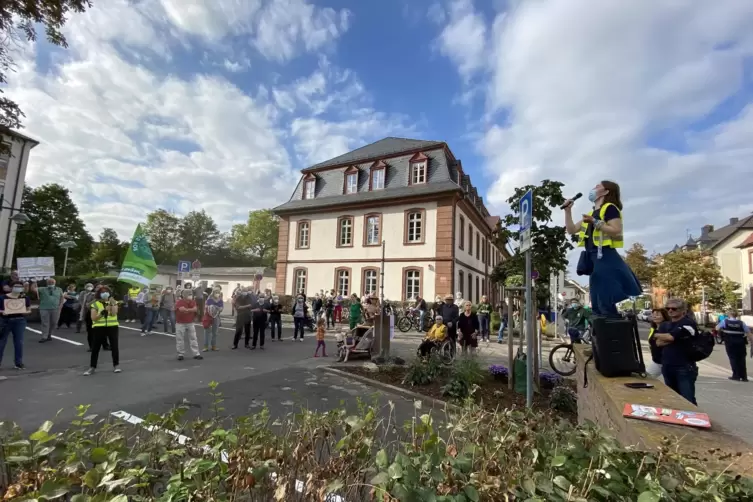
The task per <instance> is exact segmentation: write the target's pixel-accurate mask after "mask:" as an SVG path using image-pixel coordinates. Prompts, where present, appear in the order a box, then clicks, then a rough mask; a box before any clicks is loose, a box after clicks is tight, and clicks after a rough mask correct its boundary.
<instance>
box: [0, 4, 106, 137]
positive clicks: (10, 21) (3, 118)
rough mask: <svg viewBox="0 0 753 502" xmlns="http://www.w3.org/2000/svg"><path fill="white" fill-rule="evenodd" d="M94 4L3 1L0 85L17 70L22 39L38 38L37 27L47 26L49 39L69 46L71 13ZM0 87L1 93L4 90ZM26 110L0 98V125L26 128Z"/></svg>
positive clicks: (54, 42) (62, 45) (0, 16)
mask: <svg viewBox="0 0 753 502" xmlns="http://www.w3.org/2000/svg"><path fill="white" fill-rule="evenodd" d="M90 7H91V2H90V1H89V0H24V1H23V2H18V1H15V2H1V3H0V35H1V36H2V40H1V41H0V84H5V83H7V74H8V73H9V72H11V71H13V70H14V66H15V65H14V62H13V57H12V53H13V51H14V49H15V47H13V46H14V44H17V43H18V42H19V41H23V40H24V39H25V40H26V41H32V40H36V39H37V31H36V27H37V26H38V25H41V26H44V30H45V35H46V38H47V42H48V43H50V44H53V45H57V46H58V47H68V43H67V42H66V40H65V37H64V36H63V32H62V30H63V25H64V24H65V22H66V18H67V16H68V14H69V13H70V12H84V11H85V10H86V9H87V8H90ZM2 92H3V91H2V89H0V93H2ZM22 117H24V113H23V111H22V110H21V108H20V107H19V106H18V105H17V104H16V103H15V102H14V101H12V100H10V99H8V98H6V97H0V127H5V128H10V129H18V128H21V127H23V125H22V124H21V118H22Z"/></svg>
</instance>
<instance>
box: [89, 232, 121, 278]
mask: <svg viewBox="0 0 753 502" xmlns="http://www.w3.org/2000/svg"><path fill="white" fill-rule="evenodd" d="M127 249H128V243H126V242H121V241H120V239H119V238H118V234H117V232H115V230H113V229H112V228H105V229H103V230H102V233H101V234H99V241H98V242H97V243H96V245H95V246H94V250H93V252H92V256H91V262H92V266H93V267H94V270H96V271H97V272H106V271H107V270H108V269H109V268H111V267H115V268H118V267H120V265H121V264H122V263H123V258H125V253H126V250H127Z"/></svg>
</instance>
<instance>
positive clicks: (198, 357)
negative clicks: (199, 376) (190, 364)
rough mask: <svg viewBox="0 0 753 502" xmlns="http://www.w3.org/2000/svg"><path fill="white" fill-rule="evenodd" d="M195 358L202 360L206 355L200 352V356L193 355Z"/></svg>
mask: <svg viewBox="0 0 753 502" xmlns="http://www.w3.org/2000/svg"><path fill="white" fill-rule="evenodd" d="M193 358H194V359H198V360H201V359H204V356H202V355H201V354H199V355H198V356H193Z"/></svg>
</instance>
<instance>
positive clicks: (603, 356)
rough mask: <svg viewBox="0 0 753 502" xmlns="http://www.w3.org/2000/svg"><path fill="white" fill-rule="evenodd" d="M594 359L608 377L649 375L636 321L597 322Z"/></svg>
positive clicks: (597, 368)
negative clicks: (636, 374) (637, 374)
mask: <svg viewBox="0 0 753 502" xmlns="http://www.w3.org/2000/svg"><path fill="white" fill-rule="evenodd" d="M592 343H593V359H594V365H595V366H596V370H597V371H598V372H599V373H601V374H602V375H604V376H605V377H609V378H612V377H620V376H630V375H632V374H633V373H640V374H644V375H645V373H646V365H645V364H644V362H643V352H642V351H641V339H640V337H639V333H638V321H636V320H635V318H632V319H607V318H603V317H599V318H595V319H593V342H592Z"/></svg>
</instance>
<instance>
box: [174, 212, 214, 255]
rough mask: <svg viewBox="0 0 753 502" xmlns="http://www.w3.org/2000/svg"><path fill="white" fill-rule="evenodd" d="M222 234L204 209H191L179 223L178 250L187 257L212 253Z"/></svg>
mask: <svg viewBox="0 0 753 502" xmlns="http://www.w3.org/2000/svg"><path fill="white" fill-rule="evenodd" d="M220 238H221V234H220V231H219V230H218V229H217V223H215V222H214V220H213V219H212V217H211V216H209V215H208V214H207V213H206V212H205V211H204V210H202V211H191V212H190V213H188V214H187V215H185V216H184V217H183V218H182V219H181V220H180V224H179V236H178V251H179V252H180V253H181V255H182V256H183V257H185V258H190V257H196V258H201V257H205V256H207V255H209V254H211V253H212V252H213V251H214V250H216V249H217V247H218V245H219V243H220Z"/></svg>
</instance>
